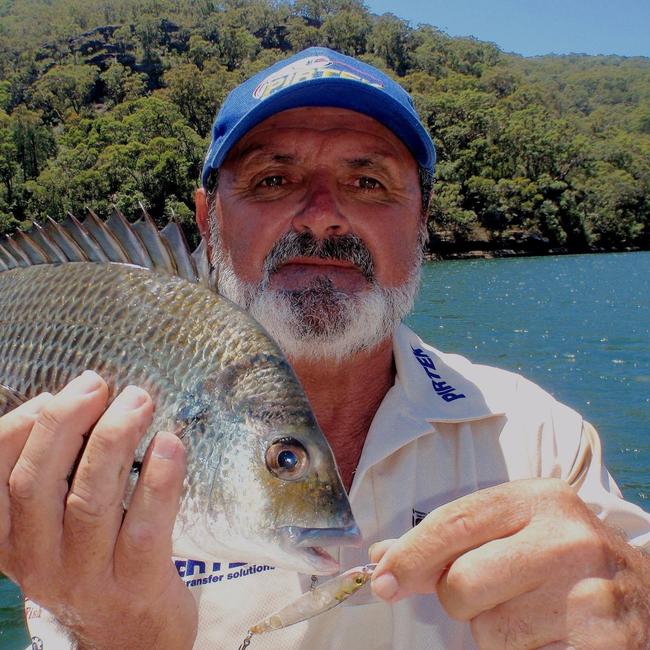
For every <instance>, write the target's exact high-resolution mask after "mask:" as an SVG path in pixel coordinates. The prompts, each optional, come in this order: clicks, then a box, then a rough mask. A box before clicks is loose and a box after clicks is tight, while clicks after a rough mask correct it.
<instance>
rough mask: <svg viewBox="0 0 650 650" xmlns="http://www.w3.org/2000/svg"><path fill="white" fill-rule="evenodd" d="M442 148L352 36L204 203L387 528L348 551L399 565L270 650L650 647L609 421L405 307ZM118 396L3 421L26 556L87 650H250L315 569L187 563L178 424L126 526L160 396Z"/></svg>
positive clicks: (274, 88)
mask: <svg viewBox="0 0 650 650" xmlns="http://www.w3.org/2000/svg"><path fill="white" fill-rule="evenodd" d="M433 164H434V150H433V145H432V144H431V141H430V139H429V136H428V134H427V132H426V130H425V129H424V128H423V127H422V125H421V124H420V123H419V121H418V119H417V117H416V115H415V112H414V110H413V108H412V106H411V104H410V100H409V98H408V96H407V95H406V94H405V93H404V92H403V91H402V90H401V89H400V88H399V87H398V86H397V85H396V84H395V83H394V82H392V81H391V80H390V79H389V78H388V77H386V76H385V75H384V74H383V73H381V72H380V71H378V70H376V69H375V68H372V67H370V66H368V65H366V64H364V63H362V62H359V61H356V60H354V59H351V58H348V57H344V56H342V55H340V54H338V53H336V52H332V51H330V50H325V49H317V48H314V49H311V50H307V51H305V52H301V53H299V54H296V55H294V56H293V57H291V58H290V59H288V60H287V61H284V62H281V63H279V64H276V65H275V66H272V67H271V68H269V69H268V70H265V71H263V72H261V73H259V74H258V75H256V76H255V77H254V78H253V79H251V80H249V81H247V82H246V83H244V84H243V85H242V86H240V87H239V88H238V89H236V90H235V91H234V92H233V93H232V94H231V95H230V96H229V98H228V99H227V100H226V102H225V103H224V106H223V107H222V110H221V112H220V114H219V115H218V116H217V120H216V122H215V125H214V129H213V140H212V144H211V147H210V150H209V152H208V155H207V157H206V162H205V168H204V173H203V184H204V187H203V188H201V189H200V190H199V191H198V192H197V196H196V208H197V221H198V224H199V228H200V230H201V233H202V235H203V237H204V238H205V239H206V240H208V241H209V242H210V252H211V256H212V260H213V262H214V264H215V267H216V269H217V272H218V274H219V285H220V289H221V291H222V292H223V293H224V294H225V295H227V296H228V297H230V298H232V299H233V300H235V301H236V302H238V303H239V304H241V305H242V306H243V307H245V308H246V309H249V310H250V311H251V313H252V314H253V315H254V316H255V317H256V318H258V320H260V321H261V322H262V324H263V325H264V326H265V327H266V328H267V329H268V330H269V331H270V332H271V334H272V335H273V336H275V337H276V339H277V340H278V341H279V343H280V345H281V347H283V349H284V351H285V352H286V354H287V356H288V358H289V360H290V362H291V363H292V365H293V367H294V369H295V370H296V373H297V374H298V376H299V378H300V380H301V382H302V383H303V385H304V387H305V390H306V392H307V394H308V396H309V398H310V400H311V403H312V405H313V408H314V412H315V414H316V417H317V419H318V421H319V423H320V425H321V427H322V429H323V431H324V432H325V434H326V436H327V438H328V440H329V442H330V444H331V445H332V448H333V450H334V453H335V455H336V458H337V461H338V464H339V467H340V470H341V475H342V478H343V480H344V483H345V485H346V487H347V488H348V489H349V492H350V500H351V503H352V507H353V510H354V512H355V518H356V520H357V522H358V524H359V525H360V527H361V530H362V532H363V534H364V539H365V541H366V547H365V548H363V549H360V550H355V549H342V551H341V555H340V559H341V563H342V565H343V566H344V567H348V566H352V565H354V564H361V563H364V562H366V561H367V555H368V553H369V554H370V558H371V560H372V561H374V562H379V565H378V567H377V569H376V571H375V573H374V576H373V587H372V592H369V591H368V592H367V593H364V592H360V593H359V594H357V596H355V597H353V598H352V599H350V600H349V601H347V602H346V603H344V604H343V605H342V606H341V607H339V608H336V609H334V610H332V611H331V612H328V613H327V614H324V615H322V616H321V617H318V618H316V619H313V620H312V621H310V622H309V623H307V624H301V625H299V626H295V627H294V628H289V629H287V630H283V631H278V632H273V633H270V634H269V635H267V636H263V637H259V638H257V637H256V638H255V639H254V640H253V643H254V644H255V646H254V647H258V648H260V649H262V648H309V649H319V648H336V649H347V648H355V647H363V648H386V649H388V648H475V647H480V648H497V647H498V648H542V647H543V648H554V649H559V648H569V647H572V648H582V649H585V648H589V649H590V650H591V649H594V648H646V647H647V646H648V641H649V640H650V632H649V630H650V612H649V611H648V602H649V596H650V566H649V562H648V559H647V557H646V556H645V554H644V553H643V552H642V551H641V550H638V549H637V548H635V547H634V546H632V545H631V544H629V543H628V541H626V538H627V540H629V541H632V542H633V543H634V544H635V545H637V546H643V545H645V544H646V543H648V542H649V540H650V532H649V531H650V520H649V518H648V516H647V515H646V514H645V513H644V512H643V511H641V510H640V509H639V508H637V507H635V506H632V505H631V504H628V503H626V502H624V501H623V500H622V499H621V498H620V495H619V493H618V490H617V488H616V486H615V485H614V483H613V481H612V480H611V478H610V477H609V475H608V474H607V472H606V470H605V469H604V468H603V466H602V463H601V458H600V448H599V443H598V438H597V435H596V434H595V432H594V430H593V428H592V427H591V426H590V425H589V424H588V423H586V422H584V421H583V420H582V419H581V418H580V416H579V415H578V414H576V413H575V412H573V411H571V410H570V409H568V408H567V407H564V406H562V405H560V404H558V403H557V402H555V401H554V400H553V399H552V398H551V397H550V396H549V395H547V394H546V393H544V392H543V391H542V390H541V389H539V388H538V387H536V386H534V385H532V384H530V383H529V382H527V381H526V380H524V379H522V378H521V377H518V376H515V375H512V374H510V373H507V372H504V371H500V370H497V369H493V368H486V367H483V366H474V365H472V364H470V363H469V362H468V361H466V360H465V359H462V358H460V357H457V356H454V355H447V354H443V353H441V352H438V351H436V350H435V349H433V348H431V347H429V346H427V345H426V344H424V343H423V342H422V341H421V340H420V339H419V338H418V337H417V336H416V335H415V334H414V333H412V332H411V331H409V330H408V329H407V328H406V327H404V326H402V325H400V321H401V319H402V318H403V317H404V316H405V315H406V313H407V312H408V310H409V309H410V307H411V304H412V300H413V298H414V295H415V291H416V288H417V278H418V269H419V264H420V256H421V252H420V251H421V247H422V243H423V240H424V233H425V232H426V221H425V219H426V203H427V195H428V192H429V189H430V174H431V172H432V171H433ZM105 408H106V386H105V384H104V383H103V382H102V381H101V380H100V379H99V378H98V377H97V376H96V375H94V374H93V373H86V374H85V375H83V376H82V377H80V378H78V379H77V380H75V381H73V382H72V383H71V384H70V385H69V386H68V387H66V388H65V389H64V390H63V391H62V392H61V393H59V394H58V395H57V396H55V397H51V396H47V395H46V396H41V397H40V398H36V399H35V400H32V401H31V402H29V403H27V404H26V405H24V406H23V407H21V408H19V409H17V410H16V411H14V412H12V413H10V414H9V415H7V416H5V418H3V419H2V420H1V421H0V450H1V451H2V453H1V454H0V457H1V458H2V461H3V466H2V471H3V472H4V473H3V484H5V485H7V483H8V485H9V488H7V487H5V488H4V489H3V491H2V493H1V496H0V569H2V570H3V571H4V572H6V573H7V574H8V575H9V576H10V577H13V578H14V579H15V580H16V581H17V582H18V583H19V584H21V586H22V587H23V589H24V590H25V592H26V593H27V594H28V595H29V596H30V597H31V598H32V599H33V600H34V601H36V602H39V603H41V604H42V605H43V606H45V607H47V608H49V609H50V610H51V611H53V612H54V613H55V615H56V616H57V617H58V618H59V620H60V621H61V622H62V623H63V625H64V626H66V628H67V629H68V630H69V631H70V632H71V633H72V635H73V636H74V637H75V638H76V639H77V640H78V642H79V645H80V647H88V648H131V647H133V648H141V647H156V648H188V647H191V646H192V645H193V644H194V647H196V648H213V647H224V648H231V647H237V644H238V643H240V642H241V640H242V639H243V637H244V635H245V632H246V629H247V628H248V626H249V625H251V624H252V623H254V622H256V621H257V620H258V619H260V618H262V617H263V616H265V615H267V614H268V613H270V612H271V611H273V610H274V609H276V608H277V607H279V606H281V605H283V604H285V603H287V602H288V601H290V600H291V599H292V598H293V597H295V596H297V595H298V594H299V593H301V591H304V590H305V589H306V588H307V587H308V584H309V578H308V577H305V576H298V575H295V574H293V573H291V572H288V571H282V570H278V569H272V568H270V567H263V569H264V570H260V571H259V572H257V571H256V572H250V571H247V570H246V568H245V567H238V566H236V565H232V564H231V565H229V566H228V567H226V566H225V565H224V566H222V565H221V564H220V563H215V565H213V566H212V567H208V566H206V565H205V564H204V563H201V562H198V561H195V560H192V559H190V558H188V559H179V560H177V562H176V565H175V566H174V565H172V564H170V562H169V557H170V555H171V552H172V549H171V543H170V536H171V529H172V523H173V520H174V517H175V512H176V504H177V501H178V495H179V493H180V489H181V482H182V477H183V472H184V466H183V460H182V458H183V454H182V447H181V445H180V443H179V442H178V441H177V440H176V439H175V438H174V437H173V436H169V435H165V434H161V435H159V436H158V437H157V439H156V441H155V443H154V446H153V449H152V451H151V453H150V454H149V457H148V459H147V461H146V463H145V465H144V467H143V471H142V476H141V485H140V486H139V488H138V490H139V491H138V492H137V493H136V495H135V497H134V501H133V503H132V506H131V507H130V509H129V512H128V513H127V514H126V516H125V517H124V520H123V521H122V515H123V513H122V510H121V506H120V499H121V493H120V491H119V489H117V487H116V486H117V485H118V478H117V477H119V475H120V472H121V471H123V469H124V467H128V465H129V463H130V458H131V457H132V452H133V449H134V448H135V445H136V443H137V440H138V438H139V436H140V434H141V432H142V431H143V430H144V428H146V426H147V424H148V423H149V421H150V418H151V411H152V405H151V400H150V399H149V397H148V396H147V395H146V393H144V392H143V391H141V390H139V389H136V388H131V389H129V390H127V391H125V392H124V393H123V394H122V395H120V396H118V398H117V399H116V401H115V402H114V403H113V404H111V405H110V406H109V407H108V409H106V410H105ZM93 425H94V428H93ZM91 428H93V430H92V433H91V435H90V438H89V442H88V446H87V448H86V450H85V452H84V455H83V457H82V459H81V461H80V463H79V466H78V469H77V472H76V479H75V482H74V484H73V487H72V489H71V491H70V492H68V485H67V482H66V481H65V476H66V474H65V473H64V471H63V469H64V468H65V467H66V462H67V463H70V462H71V459H74V456H75V454H74V453H73V452H74V451H75V450H78V448H79V444H80V443H79V440H80V437H81V436H82V435H83V434H84V433H85V432H86V431H88V430H89V429H91ZM55 439H56V445H55V444H54V441H55ZM52 468H54V469H52ZM427 513H430V514H427ZM416 524H417V525H416ZM370 544H373V545H372V547H371V548H368V545H370ZM53 567H55V568H53ZM60 567H64V571H61V570H60ZM186 586H189V587H190V588H189V589H187V588H186ZM195 598H196V600H195ZM196 603H198V608H197V605H196ZM197 630H198V632H197Z"/></svg>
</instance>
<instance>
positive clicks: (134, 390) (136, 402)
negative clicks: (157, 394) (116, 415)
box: [115, 386, 147, 409]
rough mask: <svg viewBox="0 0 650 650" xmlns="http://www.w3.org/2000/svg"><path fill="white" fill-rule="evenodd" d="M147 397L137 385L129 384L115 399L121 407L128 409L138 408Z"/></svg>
mask: <svg viewBox="0 0 650 650" xmlns="http://www.w3.org/2000/svg"><path fill="white" fill-rule="evenodd" d="M146 399H147V394H146V393H145V392H144V391H143V390H142V389H141V388H138V387H137V386H127V387H126V388H125V389H124V390H123V391H122V392H121V393H120V394H119V395H118V396H117V399H116V400H115V401H116V402H117V403H118V404H119V405H120V406H121V407H123V408H126V409H137V408H138V407H140V406H142V405H143V404H144V402H145V400H146Z"/></svg>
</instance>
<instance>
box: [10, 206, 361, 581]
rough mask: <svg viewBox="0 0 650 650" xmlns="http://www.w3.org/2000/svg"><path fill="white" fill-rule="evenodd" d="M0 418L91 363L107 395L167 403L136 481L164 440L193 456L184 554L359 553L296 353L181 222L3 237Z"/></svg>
mask: <svg viewBox="0 0 650 650" xmlns="http://www.w3.org/2000/svg"><path fill="white" fill-rule="evenodd" d="M0 359H2V363H1V364H0V415H1V414H2V413H4V412H6V411H8V410H10V409H11V408H14V407H15V406H16V405H18V404H20V403H22V402H23V401H25V400H27V399H30V398H32V397H34V396H35V395H37V394H39V393H41V392H43V391H49V392H52V393H55V392H57V391H59V390H60V389H61V388H63V386H65V384H66V383H68V382H69V381H70V380H71V379H73V378H74V377H75V376H77V375H79V374H81V373H82V372H83V371H84V370H88V369H89V370H94V371H95V372H97V373H99V374H100V375H101V376H102V377H103V378H104V379H105V380H106V382H107V383H108V386H109V391H110V393H109V395H110V398H109V399H113V398H114V397H115V396H116V395H117V394H118V393H119V392H120V391H121V390H122V389H123V388H124V387H126V386H127V385H129V384H135V385H137V386H140V387H142V388H144V389H146V390H147V391H148V392H149V393H150V395H151V396H152V399H153V401H154V405H155V411H154V418H153V422H152V424H151V426H150V427H149V429H148V431H147V432H146V434H145V435H144V437H143V439H142V441H141V442H140V444H139V446H138V448H137V451H136V454H135V459H134V464H133V467H134V469H133V471H132V472H131V476H130V484H131V488H130V490H128V491H127V493H126V494H125V507H128V497H129V494H130V492H131V491H132V489H133V486H134V484H135V483H136V482H137V475H138V468H139V467H140V466H141V463H142V459H143V457H144V454H145V451H146V449H147V447H148V445H149V443H150V442H151V440H152V439H153V437H154V435H155V433H156V432H157V431H171V432H173V433H175V434H176V435H177V436H178V437H179V438H180V439H181V440H182V442H183V444H184V446H185V448H186V450H187V467H188V470H187V475H186V478H185V481H184V484H183V495H182V498H181V504H180V510H179V513H178V516H177V518H176V522H175V525H174V533H173V552H174V554H175V555H177V556H181V557H193V558H197V559H207V560H209V559H217V560H233V561H241V562H256V563H266V564H270V565H272V566H277V567H282V568H287V569H291V570H296V571H299V572H302V573H307V574H315V575H327V574H331V573H335V572H336V571H337V570H338V568H339V565H338V562H337V561H336V560H335V559H334V557H333V556H332V555H331V554H330V553H328V552H327V551H326V550H325V549H324V547H329V546H347V545H354V546H358V545H359V543H360V540H361V538H360V531H359V528H358V526H357V525H356V523H355V521H354V517H353V514H352V510H351V508H350V504H349V501H348V497H347V494H346V491H345V489H344V487H343V484H342V482H341V478H340V475H339V473H338V469H337V467H336V463H335V460H334V456H333V453H332V450H331V448H330V446H329V444H328V442H327V440H326V439H325V436H324V435H323V433H322V431H321V430H320V428H319V426H318V423H317V422H316V419H315V417H314V414H313V412H312V410H311V407H310V405H309V402H308V399H307V397H306V395H305V393H304V391H303V389H302V387H301V385H300V383H299V381H298V379H297V378H296V376H295V374H294V372H293V370H292V369H291V367H290V365H289V364H288V362H287V360H286V358H285V357H284V355H283V354H282V352H281V351H280V349H279V347H278V346H277V344H276V343H275V342H274V341H273V340H272V339H271V338H270V337H269V335H268V334H267V333H266V332H265V331H264V329H263V328H262V327H261V326H260V325H259V324H258V323H257V322H256V321H255V320H253V319H252V317H251V316H250V315H248V314H247V313H246V312H245V311H243V310H242V309H240V308H239V307H237V306H236V305H234V304H233V303H232V302H230V301H228V300H227V299H225V298H224V297H222V296H220V295H219V294H218V293H217V291H216V280H215V277H214V273H212V272H211V269H210V266H209V264H208V262H207V253H206V250H205V246H204V244H203V243H202V244H201V245H200V246H199V248H198V249H197V250H196V251H195V252H194V253H192V254H191V253H190V252H189V248H188V246H187V242H186V241H185V238H184V236H183V233H182V230H181V229H180V227H179V226H178V224H176V223H174V222H172V223H170V224H168V225H167V226H166V227H165V228H164V229H163V230H158V228H157V226H156V225H155V223H154V222H153V220H152V218H151V217H150V216H149V215H148V214H147V213H146V211H144V210H143V216H142V217H141V218H140V219H139V220H138V221H136V222H135V223H130V222H129V221H128V220H127V219H126V218H125V217H124V215H123V214H122V213H121V212H119V211H118V210H116V209H115V210H114V212H113V214H112V215H111V216H110V218H109V219H108V220H107V221H103V220H102V219H100V218H99V217H97V215H95V213H93V212H92V211H89V214H88V216H87V217H86V218H85V220H84V221H83V222H82V221H80V220H78V219H77V218H76V217H74V216H73V215H68V216H67V217H66V219H65V220H64V221H63V222H61V223H59V222H56V221H54V220H52V219H49V218H48V220H47V222H46V223H45V225H43V226H41V225H40V224H34V225H33V226H32V227H31V228H30V229H29V230H27V231H25V232H18V233H15V234H14V235H12V236H10V237H9V236H5V237H4V238H3V239H1V240H0Z"/></svg>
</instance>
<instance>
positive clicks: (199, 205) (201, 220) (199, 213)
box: [194, 187, 210, 244]
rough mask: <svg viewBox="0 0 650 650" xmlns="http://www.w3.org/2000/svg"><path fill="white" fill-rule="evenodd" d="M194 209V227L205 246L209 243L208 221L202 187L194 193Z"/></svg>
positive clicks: (206, 202) (206, 204)
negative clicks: (196, 228) (197, 229)
mask: <svg viewBox="0 0 650 650" xmlns="http://www.w3.org/2000/svg"><path fill="white" fill-rule="evenodd" d="M194 207H195V214H196V225H197V226H198V227H199V232H200V233H201V237H202V238H203V239H204V240H205V242H206V244H207V243H208V242H209V241H210V221H209V218H208V200H207V197H206V195H205V189H204V188H203V187H199V189H198V190H196V192H195V193H194Z"/></svg>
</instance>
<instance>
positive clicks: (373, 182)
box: [357, 176, 382, 190]
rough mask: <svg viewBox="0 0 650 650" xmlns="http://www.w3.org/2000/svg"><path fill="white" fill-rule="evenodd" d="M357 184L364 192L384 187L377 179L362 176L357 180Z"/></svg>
mask: <svg viewBox="0 0 650 650" xmlns="http://www.w3.org/2000/svg"><path fill="white" fill-rule="evenodd" d="M357 183H358V186H359V187H360V188H361V189H362V190H376V189H379V188H380V187H382V184H381V183H380V182H379V181H378V180H377V179H376V178H371V177H370V176H361V177H360V178H358V179H357Z"/></svg>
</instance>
